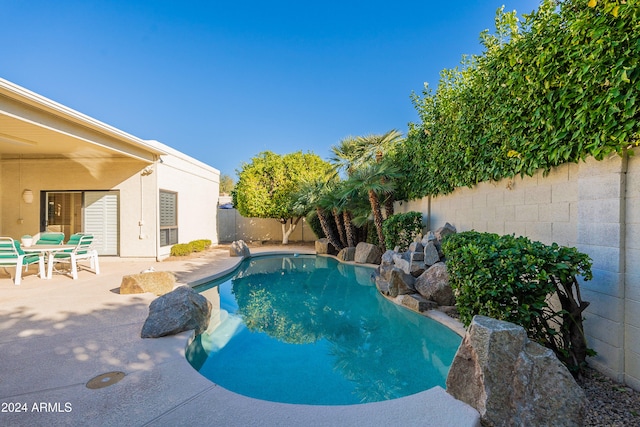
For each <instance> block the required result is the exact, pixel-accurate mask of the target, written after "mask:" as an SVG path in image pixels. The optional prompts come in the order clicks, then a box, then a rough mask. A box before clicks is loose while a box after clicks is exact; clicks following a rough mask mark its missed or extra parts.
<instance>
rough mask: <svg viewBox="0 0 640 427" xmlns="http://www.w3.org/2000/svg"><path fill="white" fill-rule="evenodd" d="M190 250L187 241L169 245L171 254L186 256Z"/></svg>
mask: <svg viewBox="0 0 640 427" xmlns="http://www.w3.org/2000/svg"><path fill="white" fill-rule="evenodd" d="M191 252H192V250H191V245H190V244H188V243H178V244H175V245H173V246H171V256H186V255H189V254H190V253H191Z"/></svg>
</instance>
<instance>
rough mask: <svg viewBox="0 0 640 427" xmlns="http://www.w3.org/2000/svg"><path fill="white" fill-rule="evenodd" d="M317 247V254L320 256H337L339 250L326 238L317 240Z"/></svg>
mask: <svg viewBox="0 0 640 427" xmlns="http://www.w3.org/2000/svg"><path fill="white" fill-rule="evenodd" d="M315 247H316V253H317V254H319V255H335V254H337V253H338V250H337V249H336V248H335V247H334V246H333V245H332V244H331V243H329V239H327V238H326V237H323V238H322V239H318V240H316V243H315Z"/></svg>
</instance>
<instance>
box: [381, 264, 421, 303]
mask: <svg viewBox="0 0 640 427" xmlns="http://www.w3.org/2000/svg"><path fill="white" fill-rule="evenodd" d="M390 276H391V277H390V278H389V293H388V295H389V296H391V297H394V298H395V297H397V296H398V295H406V294H414V293H415V292H416V290H415V288H414V287H413V284H414V283H415V281H416V279H415V278H414V277H413V276H412V275H410V274H407V273H405V272H404V271H402V270H400V269H399V268H394V269H392V270H391V275H390Z"/></svg>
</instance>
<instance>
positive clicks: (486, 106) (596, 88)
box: [397, 0, 640, 200]
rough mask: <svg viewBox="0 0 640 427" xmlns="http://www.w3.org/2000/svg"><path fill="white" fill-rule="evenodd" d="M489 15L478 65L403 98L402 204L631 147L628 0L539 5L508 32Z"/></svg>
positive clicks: (633, 39)
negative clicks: (409, 103)
mask: <svg viewBox="0 0 640 427" xmlns="http://www.w3.org/2000/svg"><path fill="white" fill-rule="evenodd" d="M516 16H517V15H516V14H515V13H512V12H509V13H505V12H503V11H498V13H497V16H496V31H495V33H494V34H489V33H488V32H486V33H483V34H482V35H481V40H482V43H483V45H484V48H485V49H484V52H483V54H482V55H478V56H474V57H470V58H466V59H464V60H463V62H462V64H461V66H460V67H459V68H456V69H452V70H444V71H443V72H442V73H441V80H440V82H439V85H438V88H437V90H436V91H435V92H433V91H432V90H431V89H429V88H428V87H427V88H425V91H424V93H423V94H422V96H421V97H420V96H415V97H414V104H415V106H416V109H417V111H418V114H419V116H420V121H419V122H418V123H415V124H412V125H410V130H409V134H408V138H407V141H406V144H404V145H403V146H402V147H401V149H400V150H399V152H398V154H397V160H398V163H399V164H401V165H403V167H405V169H406V180H404V182H403V183H402V185H401V193H402V198H405V199H406V200H411V199H415V198H420V197H423V196H425V195H442V194H448V193H451V192H452V191H453V190H454V189H456V188H458V187H465V186H473V185H475V184H478V183H480V182H488V181H491V180H501V179H503V178H509V177H514V176H517V175H523V176H525V175H527V176H533V175H535V174H537V173H538V171H539V170H542V171H543V172H548V171H550V170H551V168H552V167H555V166H558V165H561V164H564V163H572V162H573V163H575V162H578V161H579V160H581V159H585V158H587V157H594V158H595V159H597V160H602V159H605V158H607V157H608V156H609V155H611V154H616V153H617V154H619V155H622V154H623V153H624V152H625V151H626V150H627V149H628V148H630V147H635V146H637V145H638V144H639V142H640V99H639V97H640V66H639V61H640V24H639V22H640V3H639V1H638V0H625V1H622V0H598V1H590V2H588V1H586V0H561V1H553V0H544V1H543V2H542V4H541V5H540V7H539V9H538V10H537V11H535V12H534V13H532V14H531V15H528V16H527V17H526V19H525V20H524V21H522V22H518V20H517V18H516Z"/></svg>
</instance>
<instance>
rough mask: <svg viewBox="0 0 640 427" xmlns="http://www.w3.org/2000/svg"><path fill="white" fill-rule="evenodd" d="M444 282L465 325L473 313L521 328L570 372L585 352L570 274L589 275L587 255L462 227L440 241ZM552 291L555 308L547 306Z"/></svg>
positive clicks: (578, 299)
mask: <svg viewBox="0 0 640 427" xmlns="http://www.w3.org/2000/svg"><path fill="white" fill-rule="evenodd" d="M442 249H443V251H444V253H445V256H446V258H447V261H446V262H447V270H448V272H449V280H450V283H451V286H452V288H453V289H454V292H455V293H456V304H457V307H458V312H459V313H460V319H461V321H462V322H463V323H464V324H465V325H469V323H471V319H472V318H473V316H474V315H476V314H481V315H485V316H490V317H493V318H496V319H500V320H505V321H508V322H512V323H516V324H518V325H521V326H523V327H524V328H525V329H526V330H527V331H528V334H529V336H530V337H531V338H532V339H533V340H535V341H537V342H539V343H540V344H542V345H544V346H545V347H548V348H550V349H552V350H553V351H554V352H555V354H556V356H558V358H559V359H560V360H561V361H562V362H563V363H564V364H565V365H566V366H567V367H568V368H569V369H570V370H571V371H572V372H573V373H574V375H577V374H579V373H580V371H581V370H582V368H583V367H584V365H585V363H586V357H587V356H588V355H593V354H595V353H594V352H593V351H592V350H590V349H588V348H587V343H586V339H585V336H584V329H583V327H582V312H583V311H584V310H585V309H586V308H587V306H588V305H589V303H588V302H585V301H582V300H581V297H580V289H579V285H578V281H577V279H576V276H578V275H582V276H583V278H584V280H590V279H591V278H592V273H591V259H590V258H589V257H588V256H587V255H586V254H583V253H580V252H578V251H577V250H576V249H575V248H567V247H561V246H559V245H558V244H556V243H553V244H552V245H551V246H548V245H545V244H543V243H541V242H533V241H531V240H529V239H527V238H526V237H514V236H511V235H508V236H499V235H497V234H490V233H478V232H475V231H468V232H463V233H457V234H452V235H449V236H447V237H446V238H445V239H444V242H443V244H442ZM552 295H556V296H557V297H558V300H559V302H560V304H561V309H559V310H555V309H554V308H553V307H552V306H550V305H549V303H548V301H549V297H550V296H552Z"/></svg>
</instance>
